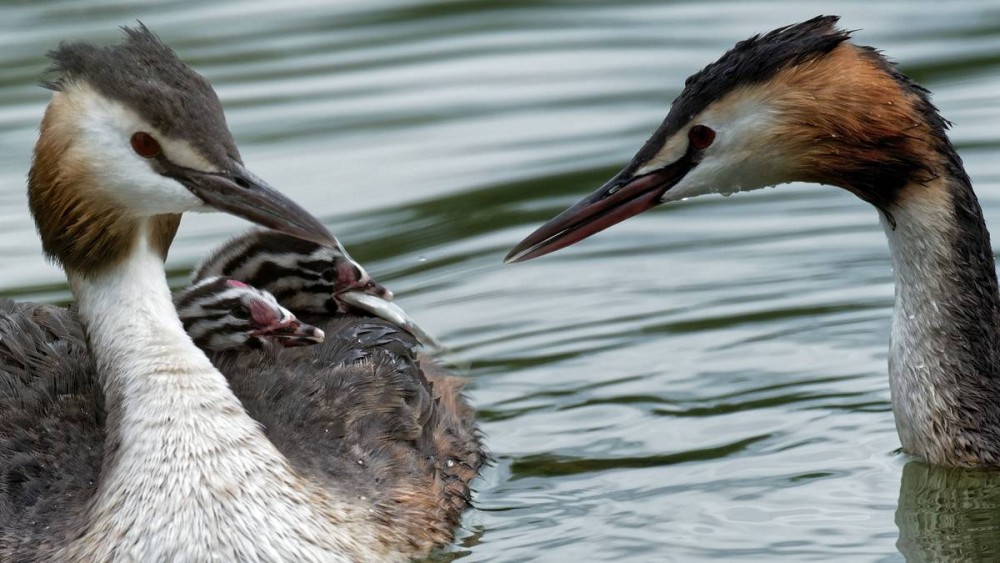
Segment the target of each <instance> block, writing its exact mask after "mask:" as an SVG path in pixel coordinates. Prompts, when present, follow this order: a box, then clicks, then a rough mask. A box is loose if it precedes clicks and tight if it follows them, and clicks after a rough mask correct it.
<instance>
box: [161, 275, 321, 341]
mask: <svg viewBox="0 0 1000 563" xmlns="http://www.w3.org/2000/svg"><path fill="white" fill-rule="evenodd" d="M174 305H175V306H176V307H177V316H178V317H180V319H181V324H182V325H184V331H185V332H187V333H188V336H190V337H191V340H193V341H194V344H195V346H197V347H199V348H201V349H202V350H206V351H208V350H212V351H218V350H229V349H231V348H240V347H243V346H249V347H251V348H260V347H262V346H263V345H264V344H265V343H266V342H268V341H271V342H275V343H277V344H280V345H282V346H288V347H291V346H308V345H311V344H319V343H320V342H322V341H323V337H324V334H323V331H322V330H320V329H318V328H316V327H314V326H312V325H310V324H307V323H304V322H302V321H300V320H299V319H297V318H296V317H295V315H294V314H292V312H291V311H289V310H288V309H286V308H284V307H282V306H281V305H280V304H279V303H278V300H277V299H275V298H274V296H273V295H271V294H270V293H269V292H267V291H264V290H261V289H257V288H256V287H252V286H250V285H247V284H245V283H243V282H241V281H238V280H234V279H230V278H223V277H219V276H215V277H211V278H206V279H204V280H202V281H200V282H198V283H196V284H194V285H192V286H191V287H188V288H187V289H185V290H183V291H181V292H178V293H177V294H175V295H174Z"/></svg>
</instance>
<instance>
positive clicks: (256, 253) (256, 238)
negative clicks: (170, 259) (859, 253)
mask: <svg viewBox="0 0 1000 563" xmlns="http://www.w3.org/2000/svg"><path fill="white" fill-rule="evenodd" d="M211 276H224V277H227V278H232V279H236V280H240V281H242V282H245V283H248V284H250V285H252V286H254V287H256V288H260V289H264V290H267V291H269V292H271V294H273V295H274V297H275V299H277V300H278V301H280V302H281V304H282V305H284V306H285V307H288V309H289V310H291V311H293V312H295V313H296V314H297V315H305V314H316V315H329V314H334V313H344V312H347V311H348V306H347V305H346V304H344V303H342V302H341V301H340V300H339V299H338V296H339V295H340V294H341V293H344V292H347V291H360V292H362V293H368V294H370V295H373V296H375V297H378V298H380V299H384V300H386V301H391V300H392V297H393V295H392V292H391V291H389V290H388V289H386V288H385V287H384V286H383V285H381V284H379V283H378V282H376V281H375V280H373V279H372V277H371V276H370V275H368V272H367V271H365V269H364V268H363V267H362V266H361V264H359V263H357V261H355V260H354V259H353V258H351V256H350V254H348V253H347V250H346V249H345V248H344V246H343V245H342V244H340V242H339V241H334V242H333V243H329V244H320V243H317V242H313V241H307V240H302V239H298V238H295V237H290V236H287V235H285V234H283V233H280V232H277V231H274V230H270V229H250V230H248V231H246V232H244V233H242V234H239V235H237V236H235V237H233V238H231V239H230V240H229V241H227V242H225V243H223V244H222V245H221V246H219V247H218V248H217V249H215V250H213V251H212V252H211V254H209V255H208V256H207V257H206V258H205V259H204V260H202V262H201V264H199V265H198V266H197V267H196V268H195V270H194V273H193V274H192V275H191V281H192V283H197V282H198V281H200V280H203V279H205V278H207V277H211Z"/></svg>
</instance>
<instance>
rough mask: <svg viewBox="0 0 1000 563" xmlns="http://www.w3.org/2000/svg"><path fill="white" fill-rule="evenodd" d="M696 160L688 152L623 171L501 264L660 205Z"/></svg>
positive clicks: (520, 245) (559, 245)
mask: <svg viewBox="0 0 1000 563" xmlns="http://www.w3.org/2000/svg"><path fill="white" fill-rule="evenodd" d="M695 164H696V162H695V161H694V159H693V158H692V155H691V154H687V155H685V156H684V157H682V158H681V159H680V160H678V161H677V162H674V163H673V164H670V165H668V166H666V167H664V168H660V169H658V170H654V171H652V172H650V173H648V174H643V175H641V176H634V175H632V173H631V171H630V168H631V167H629V168H626V169H625V170H622V171H621V172H619V173H618V174H616V175H615V177H614V178H611V179H610V180H608V181H607V182H606V183H605V184H604V185H603V186H601V187H600V188H599V189H598V190H597V191H595V192H594V193H592V194H590V195H589V196H587V197H586V198H584V199H583V200H582V201H580V202H579V203H577V204H576V205H574V206H573V207H570V208H569V209H567V210H566V211H563V212H562V213H560V214H559V215H557V216H556V217H555V218H554V219H552V220H551V221H549V222H548V223H545V224H544V225H542V226H541V227H539V228H538V229H537V230H536V231H535V232H533V233H531V234H530V235H528V236H527V238H525V239H524V240H522V241H521V242H519V243H518V244H517V246H515V247H514V248H513V249H511V251H510V252H509V253H508V254H507V256H506V257H505V258H504V263H511V262H523V261H525V260H531V259H532V258H538V257H539V256H544V255H545V254H548V253H550V252H555V251H556V250H559V249H561V248H566V247H567V246H570V245H571V244H573V243H576V242H579V241H581V240H583V239H585V238H587V237H589V236H590V235H593V234H595V233H599V232H601V231H603V230H604V229H607V228H608V227H610V226H612V225H615V224H617V223H620V222H622V221H624V220H625V219H628V218H629V217H632V216H634V215H638V214H639V213H642V212H643V211H646V210H647V209H651V208H653V207H655V206H657V205H659V204H660V203H661V201H662V198H663V194H665V193H666V192H667V190H669V189H670V188H672V187H674V186H675V185H676V184H677V182H679V181H680V180H681V178H683V177H684V175H685V174H687V173H688V171H690V170H691V169H692V168H693V167H694V166H695Z"/></svg>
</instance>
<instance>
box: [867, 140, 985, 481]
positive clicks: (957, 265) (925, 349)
mask: <svg viewBox="0 0 1000 563" xmlns="http://www.w3.org/2000/svg"><path fill="white" fill-rule="evenodd" d="M951 163H952V165H951V166H946V167H943V168H945V169H947V170H948V171H949V173H946V174H941V175H939V176H938V177H937V178H935V179H933V180H932V181H930V182H922V183H913V184H910V185H908V186H906V187H905V188H904V189H903V190H902V191H901V192H900V194H899V197H898V199H897V200H896V202H894V204H893V205H892V206H891V208H890V209H889V210H888V211H889V214H890V216H891V219H887V218H886V217H884V216H883V221H882V222H883V226H884V228H885V231H886V235H887V236H888V238H889V248H890V252H891V254H892V263H893V267H894V271H895V278H896V303H895V308H894V311H893V321H892V336H891V346H890V353H889V376H890V388H891V390H892V404H893V413H894V415H895V417H896V426H897V429H898V430H899V435H900V439H901V441H902V444H903V448H904V449H905V450H906V451H907V452H909V453H912V454H916V455H919V456H922V457H924V458H926V459H927V460H928V461H930V462H932V463H938V464H946V465H1000V295H998V291H997V276H996V271H995V264H994V258H993V252H992V249H991V247H990V240H989V233H988V232H987V230H986V224H985V222H984V221H983V215H982V210H981V209H980V206H979V202H978V200H977V199H976V196H975V193H974V192H973V190H972V186H971V185H970V182H969V179H968V176H967V175H966V174H965V172H964V171H963V170H962V169H961V165H960V161H958V160H957V158H956V159H954V160H951Z"/></svg>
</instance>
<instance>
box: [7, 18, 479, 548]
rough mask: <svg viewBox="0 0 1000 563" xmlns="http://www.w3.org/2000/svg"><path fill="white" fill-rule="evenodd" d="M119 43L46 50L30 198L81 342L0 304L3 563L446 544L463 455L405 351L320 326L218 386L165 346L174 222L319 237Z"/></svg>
mask: <svg viewBox="0 0 1000 563" xmlns="http://www.w3.org/2000/svg"><path fill="white" fill-rule="evenodd" d="M125 32H126V38H125V41H124V42H123V43H122V44H121V45H117V46H112V47H104V48H101V47H96V46H93V45H90V44H85V43H73V44H62V45H60V47H59V48H58V49H56V50H55V51H54V52H53V53H51V56H52V59H53V61H54V63H55V68H54V70H55V71H56V72H57V73H58V77H57V78H56V80H55V81H54V82H52V83H51V84H50V86H51V88H52V89H53V90H55V92H54V93H53V96H52V101H51V103H50V104H49V107H48V109H47V110H46V113H45V118H44V120H43V121H42V126H41V131H40V135H39V138H38V143H37V145H36V148H35V157H34V161H33V163H32V167H31V172H30V174H29V181H28V195H29V203H30V207H31V211H32V214H33V216H34V218H35V222H36V225H37V227H38V231H39V233H40V235H41V238H42V244H43V247H44V249H45V251H46V253H47V254H48V255H49V256H51V257H52V258H53V259H54V260H56V261H57V262H59V263H60V264H61V265H62V267H63V268H64V269H65V271H66V274H67V277H68V278H69V281H70V285H71V289H72V292H73V295H74V297H75V298H76V301H77V303H76V305H77V307H78V315H79V317H78V318H79V321H77V317H76V316H74V315H73V314H72V313H71V312H69V311H67V310H64V309H60V308H58V307H53V306H48V305H35V304H30V303H20V304H19V303H14V302H12V301H10V300H6V299H5V300H0V426H2V428H3V432H0V560H5V561H7V560H17V561H34V560H46V561H50V560H55V561H109V560H129V561H168V560H169V561H203V560H210V559H213V560H214V559H220V560H227V561H264V560H267V561H358V560H403V559H406V558H409V557H411V556H414V555H420V554H423V553H426V552H427V551H428V550H430V549H431V548H433V547H434V546H436V545H438V544H440V543H442V542H446V541H449V540H450V539H451V537H452V533H453V528H454V526H455V524H456V522H457V519H458V517H459V515H460V514H461V512H462V510H463V509H464V508H465V507H467V506H468V495H469V488H468V483H469V481H470V480H471V479H472V478H473V477H474V476H475V475H476V473H477V471H478V468H479V466H480V464H481V463H482V461H483V452H482V448H481V445H480V443H479V439H478V435H477V432H476V428H475V422H474V415H473V412H472V410H471V408H470V407H469V406H468V405H467V404H466V403H465V402H464V401H463V400H462V398H461V395H460V380H459V379H457V378H449V377H445V376H441V377H438V378H437V379H436V383H435V384H434V385H432V384H431V383H429V382H428V380H427V378H426V377H425V373H424V372H425V370H426V371H433V370H436V369H437V368H436V367H435V366H433V365H429V364H423V363H419V362H418V361H417V360H416V353H415V351H414V348H415V343H414V341H413V340H412V338H410V337H409V336H408V335H407V334H405V333H403V332H402V331H400V330H399V329H398V328H397V327H394V326H392V325H389V324H387V323H384V322H382V321H378V320H367V319H360V320H359V319H346V318H345V319H337V320H336V322H332V323H328V326H324V328H325V329H327V331H326V339H325V340H324V342H323V343H321V344H317V345H315V346H309V347H300V348H283V347H280V346H264V347H262V348H261V349H260V350H244V349H241V350H234V351H229V352H226V351H223V352H217V353H215V354H214V356H213V358H214V359H215V361H216V362H217V363H219V364H220V365H224V366H225V367H224V368H223V371H222V372H221V373H220V371H219V370H217V369H216V368H215V367H213V365H212V363H210V361H209V360H208V358H207V357H206V356H205V354H204V353H203V352H202V351H201V350H199V349H198V348H197V347H196V346H195V345H194V344H193V343H192V341H191V338H190V337H189V336H188V335H187V334H185V332H184V330H183V327H182V325H181V322H180V320H179V318H178V316H177V312H176V310H175V308H174V305H173V302H172V301H171V296H170V292H169V290H168V287H167V283H166V279H165V274H164V268H163V260H164V257H165V255H166V252H167V249H168V247H169V245H170V243H171V241H172V239H173V236H174V234H175V232H176V229H177V227H178V224H179V219H180V214H181V213H182V212H185V211H210V210H211V209H212V208H214V209H217V210H221V211H225V212H228V213H231V214H234V215H237V216H240V217H243V218H245V219H249V220H250V221H253V222H255V223H258V224H261V225H263V226H267V227H269V228H274V229H277V230H280V231H283V232H285V233H288V234H290V235H293V236H296V237H301V238H305V239H309V240H313V241H316V242H319V243H323V244H329V245H335V244H336V240H335V239H334V238H333V237H332V236H331V235H330V234H329V233H328V232H327V230H326V229H325V228H324V227H323V226H322V225H321V224H320V223H319V222H318V221H316V220H315V219H314V218H313V217H312V216H311V215H309V214H308V213H307V212H305V211H304V210H303V209H301V208H300V207H298V206H297V205H295V204H294V203H292V202H291V201H290V200H288V199H287V198H285V197H284V196H282V195H281V194H279V193H278V192H276V191H275V190H273V189H272V188H270V187H269V186H267V184H265V183H264V182H263V181H261V180H260V179H258V178H256V177H255V176H253V175H252V174H250V173H249V172H248V171H247V170H246V169H245V168H244V166H243V163H242V160H241V158H240V156H239V151H238V150H237V148H236V145H235V142H234V141H233V139H232V136H231V134H230V132H229V130H228V127H227V126H226V123H225V119H224V117H223V113H222V108H221V106H220V104H219V101H218V98H217V97H216V95H215V93H214V91H213V90H212V88H211V87H210V86H209V84H208V83H207V82H206V81H205V80H204V79H203V78H202V77H201V76H199V75H198V74H196V73H195V72H194V71H192V70H191V69H190V68H188V67H187V66H186V65H184V64H183V63H182V62H181V61H180V60H179V59H178V58H177V56H176V55H175V54H174V53H173V51H171V50H170V49H169V47H167V46H166V45H164V44H163V43H162V42H161V41H160V40H159V39H158V38H157V37H156V36H155V35H154V34H152V33H151V32H150V31H148V30H147V29H146V28H145V27H143V26H141V25H140V26H139V27H137V28H132V29H126V30H125ZM223 373H225V376H224V375H223ZM227 379H228V381H227ZM230 385H231V386H232V387H230Z"/></svg>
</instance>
